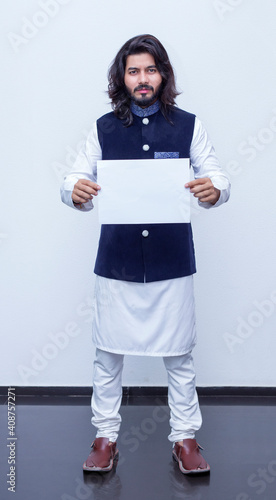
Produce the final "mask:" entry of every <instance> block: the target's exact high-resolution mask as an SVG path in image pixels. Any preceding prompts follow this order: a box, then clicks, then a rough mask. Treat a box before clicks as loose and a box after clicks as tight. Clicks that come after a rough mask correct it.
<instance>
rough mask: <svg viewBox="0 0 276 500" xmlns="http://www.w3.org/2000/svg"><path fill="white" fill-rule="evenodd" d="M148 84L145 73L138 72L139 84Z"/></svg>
mask: <svg viewBox="0 0 276 500" xmlns="http://www.w3.org/2000/svg"><path fill="white" fill-rule="evenodd" d="M143 83H148V75H147V73H146V72H145V71H141V72H140V78H139V84H140V85H141V84H143Z"/></svg>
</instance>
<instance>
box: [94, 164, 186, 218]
mask: <svg viewBox="0 0 276 500" xmlns="http://www.w3.org/2000/svg"><path fill="white" fill-rule="evenodd" d="M189 164H190V160H189V159H188V158H180V159H177V158H173V159H155V160H101V161H98V162H97V168H98V177H97V183H98V184H99V185H100V186H101V190H100V191H99V193H98V197H97V198H98V204H99V222H100V223H101V224H144V223H148V224H150V223H152V224H154V223H157V224H158V223H160V224H161V223H169V222H170V223H176V222H190V191H189V189H187V188H185V187H184V185H185V183H186V182H189V180H190V172H189Z"/></svg>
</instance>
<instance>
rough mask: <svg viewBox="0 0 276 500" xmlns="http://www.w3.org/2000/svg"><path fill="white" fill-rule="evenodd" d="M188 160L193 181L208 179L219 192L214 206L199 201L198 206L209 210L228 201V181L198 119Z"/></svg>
mask: <svg viewBox="0 0 276 500" xmlns="http://www.w3.org/2000/svg"><path fill="white" fill-rule="evenodd" d="M190 158H191V165H192V167H193V170H194V176H195V179H198V178H201V177H209V178H210V179H211V181H212V183H213V184H214V186H215V187H216V188H217V189H219V190H220V197H219V199H218V201H217V203H216V204H215V205H212V204H211V203H206V202H204V203H203V202H200V201H199V202H198V203H199V205H200V206H202V207H204V208H211V207H218V206H219V205H222V204H223V203H225V202H226V201H228V199H229V196H230V182H229V179H228V177H227V175H226V174H225V172H224V171H223V170H222V168H221V166H220V164H219V161H218V158H217V156H216V153H215V150H214V148H213V145H212V143H211V141H210V139H209V137H208V134H207V132H206V130H205V128H204V126H203V125H202V123H201V121H200V120H199V119H198V118H196V119H195V127H194V134H193V139H192V144H191V148H190Z"/></svg>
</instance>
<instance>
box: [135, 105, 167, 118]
mask: <svg viewBox="0 0 276 500" xmlns="http://www.w3.org/2000/svg"><path fill="white" fill-rule="evenodd" d="M130 109H131V111H132V113H133V114H134V115H136V116H141V117H142V118H143V117H144V116H150V115H153V114H154V113H157V111H159V109H160V104H159V101H156V102H155V103H154V104H152V105H151V106H149V107H148V108H141V107H140V106H137V104H135V103H134V102H132V103H131V105H130Z"/></svg>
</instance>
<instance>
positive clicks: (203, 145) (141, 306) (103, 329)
mask: <svg viewBox="0 0 276 500" xmlns="http://www.w3.org/2000/svg"><path fill="white" fill-rule="evenodd" d="M148 118H149V119H150V116H149V117H148ZM101 159H102V152H101V147H100V144H99V140H98V136H97V127H96V124H94V126H93V128H92V130H91V132H90V133H89V135H88V138H87V141H86V143H85V145H84V146H83V148H82V150H81V151H80V153H79V155H78V157H77V159H76V162H75V164H74V166H73V170H72V172H71V173H70V174H69V175H68V176H67V177H66V178H65V180H64V183H63V186H62V188H61V198H62V201H63V202H64V203H66V204H67V205H69V206H70V207H72V208H75V209H76V210H82V211H88V210H91V209H92V208H93V203H92V201H89V202H87V203H85V204H84V205H82V206H81V207H75V205H74V204H73V201H72V198H71V195H72V191H73V188H74V185H75V183H76V182H77V181H78V180H79V179H88V180H91V181H93V182H97V160H101ZM190 160H191V166H192V167H193V170H194V176H195V178H200V177H209V178H210V179H211V180H212V182H213V184H214V186H215V187H216V188H218V189H219V190H220V191H221V194H220V198H219V200H218V202H217V203H216V205H211V204H210V203H201V202H199V204H200V205H201V206H203V207H205V208H211V207H215V206H219V205H221V204H222V203H224V202H226V201H227V200H228V198H229V192H230V183H229V180H228V178H227V176H226V175H225V174H224V172H223V171H222V169H221V167H220V165H219V162H218V159H217V156H216V154H215V151H214V148H213V146H212V144H211V142H210V140H209V138H208V135H207V132H206V130H205V129H204V127H203V125H202V123H201V122H200V121H199V120H198V119H197V118H196V120H195V127H194V134H193V139H192V144H191V149H190ZM94 313H95V314H94V321H93V341H94V343H95V345H96V346H97V347H98V348H100V349H102V350H105V351H109V352H113V353H117V354H133V355H150V356H177V355H181V354H185V353H187V352H188V351H190V350H191V349H192V348H193V347H194V345H195V343H196V331H195V314H194V293H193V277H192V276H187V277H184V278H176V279H171V280H164V281H156V282H151V283H135V282H126V281H118V280H113V279H108V278H104V277H101V276H97V277H96V283H95V305H94Z"/></svg>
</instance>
